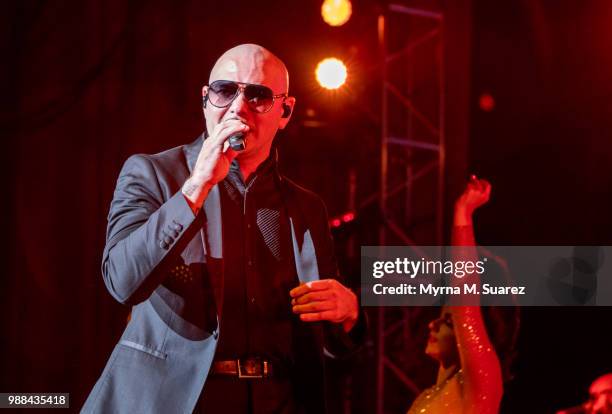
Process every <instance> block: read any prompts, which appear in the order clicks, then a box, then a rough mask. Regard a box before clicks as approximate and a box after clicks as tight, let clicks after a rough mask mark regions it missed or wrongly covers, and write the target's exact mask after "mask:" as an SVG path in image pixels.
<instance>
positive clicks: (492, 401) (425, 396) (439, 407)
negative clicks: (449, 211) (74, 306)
mask: <svg viewBox="0 0 612 414" xmlns="http://www.w3.org/2000/svg"><path fill="white" fill-rule="evenodd" d="M490 192H491V185H490V184H489V183H488V182H487V181H485V180H479V179H477V178H476V177H475V176H472V178H471V180H470V182H469V183H468V185H467V187H466V189H465V191H464V192H463V194H462V195H461V196H460V197H459V199H458V200H457V202H456V203H455V215H454V225H453V232H452V233H453V234H452V244H453V246H474V245H475V241H474V231H473V226H472V214H473V212H474V210H476V209H477V208H478V207H480V206H481V205H483V204H485V203H486V202H487V201H488V200H489V195H490ZM469 250H471V251H472V252H470V253H468V254H469V255H472V256H474V257H475V255H476V251H475V249H474V250H473V249H469ZM465 259H470V258H465ZM425 353H426V354H427V355H429V356H430V357H432V358H433V359H435V360H436V361H438V362H439V364H440V367H439V369H438V377H437V381H436V384H435V385H434V386H432V387H431V388H428V389H426V390H425V391H423V392H422V393H421V394H420V395H419V396H418V397H417V399H416V400H415V401H414V403H413V404H412V406H411V408H410V410H409V411H408V414H427V413H431V414H494V413H497V412H498V411H499V405H500V401H501V398H502V393H503V381H502V369H501V364H500V360H499V358H498V356H497V354H496V352H495V350H494V349H493V345H492V344H491V340H490V339H489V335H488V334H487V329H486V327H485V323H484V320H483V315H482V312H481V308H480V307H477V306H452V307H446V306H445V307H443V308H442V309H441V314H440V317H439V318H437V319H435V320H433V321H431V322H430V323H429V340H428V342H427V347H426V350H425Z"/></svg>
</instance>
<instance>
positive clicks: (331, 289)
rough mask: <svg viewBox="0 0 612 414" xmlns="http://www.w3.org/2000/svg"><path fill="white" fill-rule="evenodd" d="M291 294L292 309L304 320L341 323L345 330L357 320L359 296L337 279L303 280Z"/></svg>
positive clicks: (349, 328) (350, 327) (347, 330)
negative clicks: (305, 281)
mask: <svg viewBox="0 0 612 414" xmlns="http://www.w3.org/2000/svg"><path fill="white" fill-rule="evenodd" d="M289 295H291V298H292V300H291V305H292V310H293V312H294V313H297V314H298V315H300V319H301V320H303V321H305V322H315V321H329V322H333V323H341V324H342V328H343V329H344V331H345V332H349V331H350V330H351V329H352V328H353V326H355V324H356V323H357V317H358V315H359V309H358V304H357V296H356V295H355V294H354V293H353V291H352V290H350V289H349V288H347V287H345V286H344V285H343V284H342V283H340V282H338V281H337V280H336V279H321V280H315V281H313V282H308V283H303V284H301V285H300V286H298V287H296V288H294V289H291V291H290V292H289Z"/></svg>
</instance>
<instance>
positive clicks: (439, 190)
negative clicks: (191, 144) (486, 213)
mask: <svg viewBox="0 0 612 414" xmlns="http://www.w3.org/2000/svg"><path fill="white" fill-rule="evenodd" d="M398 24H399V25H405V26H403V27H397V25H398ZM394 25H395V26H394ZM416 26H418V28H415V27H416ZM410 28H415V29H414V30H410ZM398 29H399V30H398ZM419 29H423V30H419ZM378 40H379V50H380V61H381V62H382V65H383V67H382V102H381V104H382V107H381V110H382V117H381V119H382V130H381V147H380V148H381V160H380V169H381V170H380V197H379V209H380V212H381V215H382V218H383V219H382V224H381V225H380V227H379V233H378V242H379V246H385V245H387V244H388V243H398V242H399V243H401V244H402V245H405V246H411V247H412V248H416V246H418V245H424V244H426V245H442V244H443V221H444V211H443V208H444V199H443V194H444V193H443V190H444V174H445V145H444V144H445V137H444V130H445V128H444V106H445V71H444V16H443V14H442V13H439V12H433V11H429V10H423V9H420V8H412V7H406V6H404V5H399V4H389V5H388V6H387V7H386V8H385V10H384V12H383V13H382V14H380V15H379V17H378ZM421 57H423V59H421ZM428 60H430V61H431V62H429V63H425V65H426V66H427V65H428V66H427V67H426V68H425V70H423V69H422V67H423V62H427V61H428ZM417 65H419V66H420V67H421V71H422V73H424V76H420V72H419V68H418V67H417ZM428 70H429V72H428ZM428 74H429V75H428ZM428 76H429V78H428ZM423 183H425V184H423ZM402 196H403V197H402ZM423 200H429V201H428V202H425V204H426V206H425V207H426V209H427V210H428V211H429V212H430V213H431V212H433V214H431V215H430V216H423V215H422V214H420V213H419V209H421V210H425V208H423V207H424V206H423V204H424V203H423ZM423 223H426V224H423ZM417 228H418V231H417ZM409 234H410V235H409ZM415 234H416V236H415ZM415 312H418V309H411V308H402V309H390V308H385V307H383V306H381V307H379V308H378V310H377V324H376V325H377V335H376V337H377V346H376V349H377V358H376V368H377V372H376V413H377V414H383V413H384V409H385V401H386V399H385V380H386V379H387V378H388V377H387V375H390V376H393V377H395V379H394V381H397V380H399V382H400V383H401V384H402V385H403V386H405V388H406V389H407V391H408V392H409V393H410V394H412V395H417V394H418V393H419V392H420V389H419V387H418V385H417V383H416V382H415V381H414V379H413V378H411V376H410V374H409V373H407V372H406V370H405V369H403V367H402V365H401V364H399V363H397V360H398V358H397V357H398V355H396V354H397V352H395V351H393V350H391V349H389V347H388V346H387V343H388V341H389V338H391V337H392V336H398V335H402V332H403V333H404V335H403V337H402V338H403V339H402V340H404V341H410V340H411V337H412V335H411V334H410V332H409V324H410V321H411V320H414V316H415ZM395 342H397V341H395ZM400 349H401V347H400Z"/></svg>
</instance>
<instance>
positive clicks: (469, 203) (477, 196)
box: [454, 175, 491, 226]
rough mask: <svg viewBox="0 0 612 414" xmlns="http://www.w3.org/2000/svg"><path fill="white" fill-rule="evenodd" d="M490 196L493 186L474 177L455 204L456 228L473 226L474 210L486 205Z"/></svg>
mask: <svg viewBox="0 0 612 414" xmlns="http://www.w3.org/2000/svg"><path fill="white" fill-rule="evenodd" d="M490 195H491V184H490V183H489V182H488V181H487V180H484V179H478V178H476V176H475V175H472V176H471V177H470V181H469V182H468V184H467V186H466V187H465V190H464V191H463V194H461V195H460V196H459V198H458V199H457V201H456V202H455V223H454V224H455V226H468V225H471V224H472V214H473V213H474V210H476V209H477V208H478V207H480V206H482V205H483V204H486V203H487V202H488V201H489V197H490Z"/></svg>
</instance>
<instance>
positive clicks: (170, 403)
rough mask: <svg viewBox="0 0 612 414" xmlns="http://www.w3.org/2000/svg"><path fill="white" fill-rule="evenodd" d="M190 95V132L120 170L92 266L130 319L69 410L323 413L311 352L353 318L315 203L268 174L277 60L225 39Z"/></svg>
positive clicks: (281, 123) (352, 337)
mask: <svg viewBox="0 0 612 414" xmlns="http://www.w3.org/2000/svg"><path fill="white" fill-rule="evenodd" d="M202 98H203V110H204V117H205V120H206V131H205V132H204V133H203V134H202V136H200V137H199V138H198V139H197V140H196V141H194V142H192V143H191V144H188V145H184V146H180V147H176V148H173V149H170V150H167V151H165V152H162V153H159V154H154V155H141V154H140V155H134V156H132V157H130V158H129V159H128V160H127V161H126V162H125V164H124V166H123V168H122V170H121V172H120V174H119V179H118V181H117V187H116V189H115V192H114V197H113V201H112V203H111V206H110V212H109V216H108V229H107V240H106V246H105V248H104V254H103V262H102V274H103V278H104V282H105V284H106V287H107V288H108V290H109V292H110V293H111V295H112V296H113V297H114V298H115V299H117V300H118V301H119V302H121V303H123V304H125V305H128V306H131V307H132V311H131V318H130V321H129V323H128V325H127V327H126V329H125V331H124V332H123V334H122V336H121V338H120V340H119V342H118V344H117V345H116V346H115V348H114V350H113V352H112V354H111V356H110V359H109V361H108V363H107V365H106V367H105V368H104V371H103V372H102V375H101V377H100V379H99V380H98V381H97V383H96V384H95V386H94V388H93V390H92V391H91V393H90V395H89V397H88V399H87V401H86V402H85V405H84V406H83V409H82V412H85V413H192V412H198V413H223V414H233V413H317V414H318V413H324V412H326V405H325V399H324V373H325V357H324V355H327V356H329V355H336V356H342V355H344V354H347V353H350V352H352V351H353V350H354V349H355V348H356V347H357V346H358V345H359V344H360V342H362V341H363V336H364V335H363V333H364V323H363V317H362V316H360V315H361V313H360V312H359V310H358V304H357V298H356V296H355V294H354V293H353V292H352V291H351V290H350V289H348V288H347V287H345V286H344V285H343V284H342V283H341V282H340V281H339V275H338V269H337V264H336V261H335V256H334V253H333V243H332V240H331V236H330V234H329V228H328V225H327V223H328V221H327V220H328V219H327V213H326V210H325V206H324V204H323V202H322V201H321V199H320V198H319V197H318V196H316V195H315V194H313V193H312V192H310V191H307V190H305V189H303V188H302V187H300V186H298V185H296V184H295V183H293V182H291V181H290V180H288V179H287V178H285V177H284V176H282V175H281V174H280V173H279V172H278V169H277V162H276V157H277V153H276V149H275V145H274V142H275V137H276V134H277V132H278V130H279V129H283V128H285V127H286V125H287V123H288V122H289V120H290V118H291V114H292V112H293V108H294V105H295V98H293V97H291V96H290V95H289V76H288V72H287V69H286V67H285V65H284V64H283V62H282V61H281V60H280V59H279V58H277V57H276V56H275V55H273V54H272V53H270V52H269V51H268V50H266V49H265V48H263V47H261V46H258V45H251V44H246V45H240V46H237V47H234V48H232V49H230V50H228V51H227V52H225V53H224V54H223V55H222V56H221V57H220V58H219V59H218V60H217V62H216V63H215V65H214V67H213V69H212V71H211V73H210V78H209V82H208V85H206V86H204V87H203V88H202Z"/></svg>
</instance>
